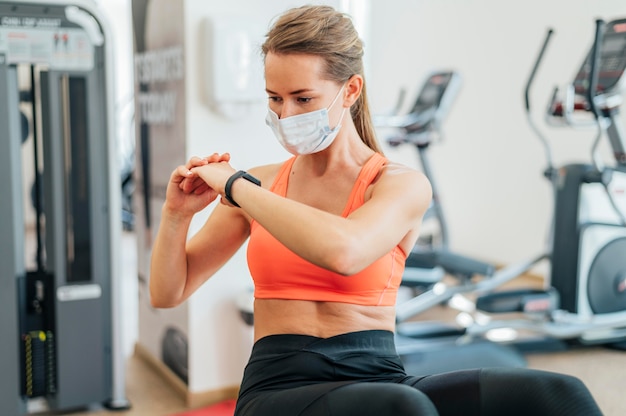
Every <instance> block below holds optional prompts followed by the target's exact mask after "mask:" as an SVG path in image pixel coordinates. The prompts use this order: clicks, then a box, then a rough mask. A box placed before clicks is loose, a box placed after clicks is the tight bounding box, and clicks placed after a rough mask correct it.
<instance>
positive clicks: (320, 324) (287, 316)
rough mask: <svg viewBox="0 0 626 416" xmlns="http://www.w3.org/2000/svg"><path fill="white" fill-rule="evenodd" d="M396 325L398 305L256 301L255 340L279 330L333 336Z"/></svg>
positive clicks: (290, 332)
mask: <svg viewBox="0 0 626 416" xmlns="http://www.w3.org/2000/svg"><path fill="white" fill-rule="evenodd" d="M394 328H395V307H394V306H363V305H353V304H348V303H338V302H318V301H305V300H282V299H256V300H255V301H254V340H255V341H257V340H259V339H261V338H263V337H266V336H268V335H278V334H298V335H311V336H315V337H320V338H329V337H332V336H335V335H340V334H344V333H348V332H356V331H365V330H388V331H393V330H394Z"/></svg>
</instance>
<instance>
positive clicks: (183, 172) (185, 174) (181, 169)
mask: <svg viewBox="0 0 626 416" xmlns="http://www.w3.org/2000/svg"><path fill="white" fill-rule="evenodd" d="M194 175H195V174H194V173H193V172H192V171H190V170H189V169H187V167H186V166H182V165H181V166H178V167H177V168H176V169H174V172H172V177H171V180H172V182H174V183H181V182H182V181H184V180H185V179H186V178H189V177H193V176H194Z"/></svg>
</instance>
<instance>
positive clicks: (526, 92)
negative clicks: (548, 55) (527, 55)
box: [524, 29, 554, 111]
mask: <svg viewBox="0 0 626 416" xmlns="http://www.w3.org/2000/svg"><path fill="white" fill-rule="evenodd" d="M553 33H554V30H553V29H548V33H547V34H546V38H545V40H544V41H543V45H542V46H541V50H540V51H539V55H538V56H537V59H536V60H535V65H534V66H533V69H532V71H530V76H529V77H528V81H527V82H526V89H525V90H524V102H525V103H526V111H530V98H529V95H530V86H531V85H532V83H533V81H534V79H535V74H536V73H537V69H538V68H539V64H540V63H541V61H542V60H543V55H544V53H545V52H546V48H547V47H548V42H549V41H550V38H551V37H552V34H553Z"/></svg>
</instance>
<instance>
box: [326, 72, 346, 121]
mask: <svg viewBox="0 0 626 416" xmlns="http://www.w3.org/2000/svg"><path fill="white" fill-rule="evenodd" d="M347 82H348V81H346V82H344V83H343V85H342V86H341V88H340V89H339V92H337V95H335V99H334V100H333V102H332V103H330V105H329V106H328V107H326V111H327V112H330V109H331V108H333V106H334V105H335V103H336V102H337V100H338V99H339V96H340V95H341V93H342V91H343V90H344V88H346V84H347ZM345 113H346V107H344V108H343V110H341V116H339V121H337V124H336V125H335V127H333V130H335V129H336V128H337V127H338V126H340V125H341V121H342V120H343V116H344V114H345Z"/></svg>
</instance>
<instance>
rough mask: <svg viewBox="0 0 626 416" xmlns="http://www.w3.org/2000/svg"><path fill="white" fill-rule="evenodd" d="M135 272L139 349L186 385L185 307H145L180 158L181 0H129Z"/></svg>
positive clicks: (182, 139) (182, 156)
mask: <svg viewBox="0 0 626 416" xmlns="http://www.w3.org/2000/svg"><path fill="white" fill-rule="evenodd" d="M132 13H133V32H134V40H135V43H134V64H135V74H134V76H135V128H136V146H137V152H136V155H137V160H136V169H135V172H136V175H135V181H136V183H137V189H136V193H135V211H136V215H137V217H136V233H137V245H138V252H137V269H138V279H139V284H138V288H139V335H138V341H137V342H138V345H139V347H140V348H141V350H142V352H146V353H148V354H150V355H151V356H152V357H151V358H154V359H157V360H159V361H161V362H162V363H163V364H164V365H165V366H166V367H167V368H169V369H170V370H171V371H172V372H173V373H174V374H175V375H176V376H178V377H179V378H180V379H181V380H182V381H183V382H184V383H185V384H188V342H187V340H188V311H187V305H186V304H183V305H181V306H179V307H176V308H172V309H155V308H153V307H152V306H151V304H150V298H149V288H148V285H149V276H150V254H151V249H152V244H153V239H154V236H155V235H156V232H157V229H158V226H159V222H160V215H161V207H162V206H163V203H164V202H165V192H166V189H167V183H168V180H169V177H170V174H171V172H172V171H173V169H174V168H175V167H176V166H178V165H181V164H184V163H185V161H186V139H185V138H186V126H185V81H184V70H185V59H184V58H185V57H184V41H185V39H184V31H183V30H181V28H182V27H184V1H170V0H132Z"/></svg>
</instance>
